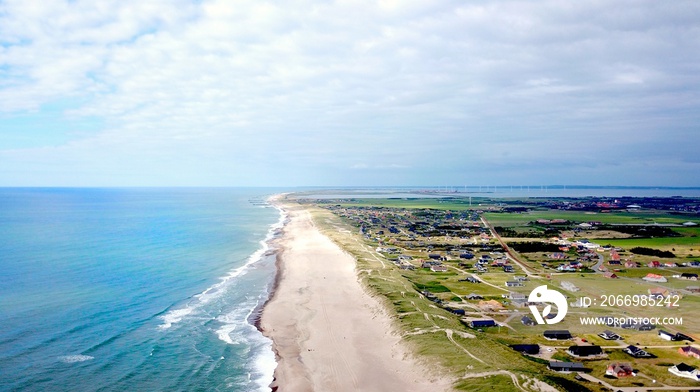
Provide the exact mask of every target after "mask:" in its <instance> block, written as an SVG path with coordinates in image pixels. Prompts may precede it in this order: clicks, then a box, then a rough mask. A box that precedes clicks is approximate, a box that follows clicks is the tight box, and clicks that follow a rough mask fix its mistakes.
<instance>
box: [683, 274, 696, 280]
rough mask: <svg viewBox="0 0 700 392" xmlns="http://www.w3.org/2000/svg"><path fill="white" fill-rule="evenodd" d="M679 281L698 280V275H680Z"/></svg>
mask: <svg viewBox="0 0 700 392" xmlns="http://www.w3.org/2000/svg"><path fill="white" fill-rule="evenodd" d="M681 279H687V280H698V274H690V273H687V272H684V273H682V274H681Z"/></svg>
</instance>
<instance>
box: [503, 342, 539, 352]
mask: <svg viewBox="0 0 700 392" xmlns="http://www.w3.org/2000/svg"><path fill="white" fill-rule="evenodd" d="M510 348H512V349H513V350H515V351H517V352H519V353H523V354H530V355H537V354H539V353H540V345H539V344H511V345H510Z"/></svg>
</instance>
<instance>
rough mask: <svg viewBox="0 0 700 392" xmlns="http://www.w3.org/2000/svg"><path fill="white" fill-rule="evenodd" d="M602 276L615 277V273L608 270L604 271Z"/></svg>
mask: <svg viewBox="0 0 700 392" xmlns="http://www.w3.org/2000/svg"><path fill="white" fill-rule="evenodd" d="M603 276H604V277H606V278H608V279H617V275H616V274H615V273H613V272H610V271H608V272H606V273H604V274H603Z"/></svg>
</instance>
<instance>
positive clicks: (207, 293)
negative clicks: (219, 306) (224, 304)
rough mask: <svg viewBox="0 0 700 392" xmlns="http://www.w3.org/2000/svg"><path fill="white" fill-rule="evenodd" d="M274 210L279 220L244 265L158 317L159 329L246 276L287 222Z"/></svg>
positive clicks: (203, 303)
mask: <svg viewBox="0 0 700 392" xmlns="http://www.w3.org/2000/svg"><path fill="white" fill-rule="evenodd" d="M274 208H275V209H277V211H279V213H280V218H279V220H278V221H277V222H275V223H273V224H272V225H271V226H270V228H269V230H268V231H267V235H266V236H265V238H264V239H263V240H262V241H260V248H259V249H258V250H256V251H255V252H253V254H251V255H250V256H249V257H248V259H247V260H246V262H245V264H243V265H242V266H240V267H238V268H236V269H234V270H232V271H230V272H229V273H228V274H227V275H225V276H223V277H221V278H219V282H218V283H216V284H214V285H212V286H211V287H208V288H207V289H206V290H204V291H202V292H201V293H199V294H197V295H195V296H194V297H192V298H193V299H192V300H191V301H189V303H187V305H185V307H184V308H179V309H173V310H170V311H169V312H167V313H166V314H164V315H162V316H160V318H161V319H162V320H163V323H162V324H161V325H159V326H158V328H159V329H162V330H165V329H168V328H170V327H172V326H173V325H175V324H177V323H179V322H180V321H182V320H183V319H184V318H185V317H186V316H188V315H190V314H192V313H193V312H195V311H196V310H198V309H199V308H200V307H201V306H203V305H206V304H207V303H209V302H211V301H212V300H214V299H216V298H219V297H220V296H221V295H222V294H223V293H224V292H225V290H223V289H224V288H225V287H226V286H227V285H228V284H229V283H230V282H231V281H233V280H234V279H235V278H237V277H239V276H241V275H244V274H246V273H247V272H248V271H249V270H250V268H251V267H252V266H253V265H254V264H255V263H257V262H259V261H260V260H262V258H263V256H264V255H265V253H266V252H267V251H268V250H270V245H269V242H270V240H271V239H272V238H274V236H275V234H276V233H277V232H278V230H279V229H281V228H282V227H283V226H284V223H285V222H286V220H287V215H286V214H285V213H284V211H283V210H282V209H280V208H278V207H277V206H274ZM251 311H252V310H251Z"/></svg>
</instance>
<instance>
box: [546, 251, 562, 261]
mask: <svg viewBox="0 0 700 392" xmlns="http://www.w3.org/2000/svg"><path fill="white" fill-rule="evenodd" d="M549 258H550V259H553V260H564V259H565V258H566V255H565V254H564V253H561V252H557V253H552V254H551V255H549Z"/></svg>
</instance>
